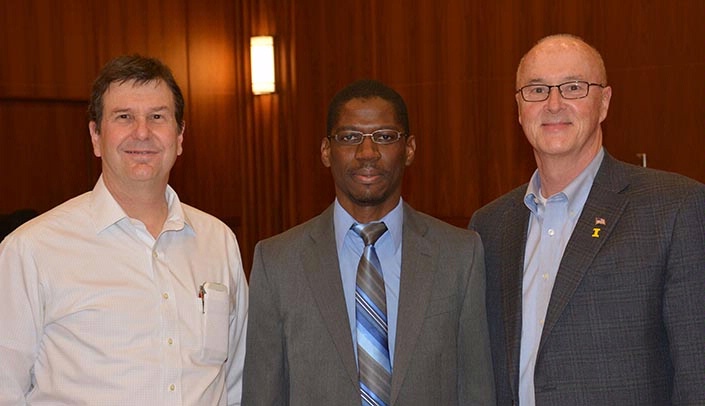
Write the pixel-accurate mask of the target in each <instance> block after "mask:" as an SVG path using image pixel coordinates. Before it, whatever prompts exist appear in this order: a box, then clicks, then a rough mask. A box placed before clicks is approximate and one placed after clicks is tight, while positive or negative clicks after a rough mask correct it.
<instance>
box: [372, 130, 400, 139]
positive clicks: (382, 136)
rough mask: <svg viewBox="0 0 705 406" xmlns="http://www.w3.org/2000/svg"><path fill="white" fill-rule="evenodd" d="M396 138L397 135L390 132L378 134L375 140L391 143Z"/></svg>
mask: <svg viewBox="0 0 705 406" xmlns="http://www.w3.org/2000/svg"><path fill="white" fill-rule="evenodd" d="M396 137H397V133H395V132H391V131H381V132H378V133H377V135H376V138H377V139H378V140H381V141H391V140H393V139H395V138H396Z"/></svg>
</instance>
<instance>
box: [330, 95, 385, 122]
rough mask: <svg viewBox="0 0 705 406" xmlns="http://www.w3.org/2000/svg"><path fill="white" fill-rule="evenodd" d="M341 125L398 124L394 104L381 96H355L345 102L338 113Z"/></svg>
mask: <svg viewBox="0 0 705 406" xmlns="http://www.w3.org/2000/svg"><path fill="white" fill-rule="evenodd" d="M337 124H338V125H339V126H341V125H398V124H399V123H398V122H397V119H396V114H395V111H394V105H392V103H391V102H389V101H387V100H384V99H382V98H380V97H371V98H355V99H351V100H348V101H347V102H345V104H343V106H342V108H341V109H340V114H339V115H338V123H337Z"/></svg>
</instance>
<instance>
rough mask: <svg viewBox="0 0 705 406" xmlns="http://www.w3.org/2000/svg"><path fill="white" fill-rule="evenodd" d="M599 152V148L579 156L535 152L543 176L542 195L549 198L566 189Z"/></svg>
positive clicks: (540, 174)
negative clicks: (547, 154)
mask: <svg viewBox="0 0 705 406" xmlns="http://www.w3.org/2000/svg"><path fill="white" fill-rule="evenodd" d="M598 152H599V148H598V149H597V150H596V151H595V152H594V153H593V154H584V155H583V156H582V157H577V158H576V157H574V156H569V157H555V156H550V155H549V156H546V155H543V156H542V155H539V154H538V153H536V152H534V156H535V158H536V165H537V168H538V171H539V177H540V178H541V195H542V196H543V197H546V198H548V197H551V196H553V195H555V194H556V193H558V192H560V191H562V190H563V189H565V188H566V187H567V186H568V185H569V184H570V182H572V181H573V180H574V179H575V178H577V177H578V175H580V174H581V173H582V172H583V171H584V170H585V168H587V167H588V165H590V162H592V160H593V159H594V158H595V156H596V155H597V153H598Z"/></svg>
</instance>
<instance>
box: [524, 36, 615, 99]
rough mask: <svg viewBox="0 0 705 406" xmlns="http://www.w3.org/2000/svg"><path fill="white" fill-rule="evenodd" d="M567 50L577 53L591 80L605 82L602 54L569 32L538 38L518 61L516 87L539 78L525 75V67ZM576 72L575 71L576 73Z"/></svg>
mask: <svg viewBox="0 0 705 406" xmlns="http://www.w3.org/2000/svg"><path fill="white" fill-rule="evenodd" d="M567 52H570V53H574V54H576V55H579V58H580V60H581V61H582V62H583V63H584V64H585V66H586V67H587V70H588V71H589V72H590V74H591V75H592V76H593V77H592V79H591V80H594V81H597V82H599V83H602V84H604V85H606V84H607V71H606V69H605V62H604V61H603V59H602V55H600V53H599V52H598V51H597V50H596V49H595V48H594V47H592V46H591V45H590V44H588V43H587V42H585V41H583V39H582V38H580V37H577V36H575V35H571V34H555V35H549V36H547V37H544V38H542V39H540V40H539V41H538V42H537V43H536V45H534V46H533V47H532V48H531V49H530V50H529V51H528V52H527V53H526V54H525V55H524V56H523V57H522V58H521V60H520V61H519V67H518V68H517V75H516V86H517V89H518V88H520V87H521V86H524V85H525V84H527V83H529V82H531V81H534V80H538V79H540V78H533V77H527V75H528V74H529V72H527V67H528V66H529V65H533V64H535V63H537V62H539V63H542V64H544V63H550V62H549V61H550V58H552V57H553V56H555V55H561V54H565V53H567ZM577 74H578V72H576V75H577Z"/></svg>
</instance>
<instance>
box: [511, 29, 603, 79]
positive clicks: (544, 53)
mask: <svg viewBox="0 0 705 406" xmlns="http://www.w3.org/2000/svg"><path fill="white" fill-rule="evenodd" d="M601 76H602V75H601V73H600V63H599V59H598V56H597V55H595V53H594V52H593V51H591V49H590V48H589V47H588V46H587V45H585V44H583V43H581V42H579V41H574V40H570V39H557V40H551V41H546V42H544V43H540V44H538V45H536V46H535V47H534V48H533V49H531V50H530V51H529V52H528V53H527V54H526V56H525V57H524V59H523V60H522V62H521V64H520V66H519V69H518V71H517V85H518V86H521V85H524V84H527V83H532V82H541V83H560V82H561V81H566V80H588V81H600V80H602V79H601Z"/></svg>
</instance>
